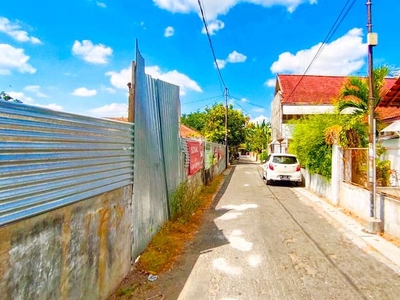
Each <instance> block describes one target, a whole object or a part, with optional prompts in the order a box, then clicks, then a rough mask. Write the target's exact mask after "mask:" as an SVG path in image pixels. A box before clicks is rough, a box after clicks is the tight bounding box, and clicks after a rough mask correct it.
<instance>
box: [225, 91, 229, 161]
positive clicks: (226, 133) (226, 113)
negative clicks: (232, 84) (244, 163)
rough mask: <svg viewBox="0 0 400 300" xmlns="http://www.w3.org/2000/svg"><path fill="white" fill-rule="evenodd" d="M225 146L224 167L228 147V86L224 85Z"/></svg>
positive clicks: (227, 156)
mask: <svg viewBox="0 0 400 300" xmlns="http://www.w3.org/2000/svg"><path fill="white" fill-rule="evenodd" d="M225 146H226V154H225V156H226V167H227V168H228V165H229V147H228V88H227V87H225Z"/></svg>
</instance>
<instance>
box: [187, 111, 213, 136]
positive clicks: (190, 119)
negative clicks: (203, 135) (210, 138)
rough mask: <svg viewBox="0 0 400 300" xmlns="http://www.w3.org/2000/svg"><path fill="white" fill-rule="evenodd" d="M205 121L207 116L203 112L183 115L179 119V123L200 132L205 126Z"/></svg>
mask: <svg viewBox="0 0 400 300" xmlns="http://www.w3.org/2000/svg"><path fill="white" fill-rule="evenodd" d="M206 119H207V114H206V112H205V111H202V112H200V111H195V112H192V113H189V114H183V115H182V117H181V123H182V124H184V125H186V126H189V127H190V128H193V129H196V130H197V131H199V132H202V131H203V128H204V126H205V124H206Z"/></svg>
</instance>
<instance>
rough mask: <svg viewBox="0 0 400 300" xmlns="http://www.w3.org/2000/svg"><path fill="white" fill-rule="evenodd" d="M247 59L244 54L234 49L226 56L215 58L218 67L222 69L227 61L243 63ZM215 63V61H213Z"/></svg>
mask: <svg viewBox="0 0 400 300" xmlns="http://www.w3.org/2000/svg"><path fill="white" fill-rule="evenodd" d="M246 59H247V56H246V55H243V54H241V53H239V52H237V51H236V50H234V51H232V52H231V53H229V55H228V57H227V58H226V59H225V60H223V59H217V63H218V66H219V68H220V69H223V68H224V67H225V66H226V65H227V64H228V63H231V64H236V63H243V62H245V61H246ZM214 64H215V63H214Z"/></svg>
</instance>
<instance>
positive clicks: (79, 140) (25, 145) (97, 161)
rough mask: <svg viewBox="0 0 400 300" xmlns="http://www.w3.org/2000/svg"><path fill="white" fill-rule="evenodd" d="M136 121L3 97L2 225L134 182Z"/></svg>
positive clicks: (0, 125)
mask: <svg viewBox="0 0 400 300" xmlns="http://www.w3.org/2000/svg"><path fill="white" fill-rule="evenodd" d="M133 126H134V125H133V124H131V123H121V122H116V121H111V120H104V119H96V118H91V117H85V116H79V115H74V114H68V113H62V112H56V111H52V110H47V109H43V108H38V107H33V106H27V105H23V104H15V103H9V102H2V101H0V225H4V224H7V223H9V222H12V221H16V220H19V219H22V218H25V217H29V216H33V215H36V214H39V213H42V212H45V211H49V210H52V209H55V208H58V207H61V206H64V205H67V204H71V203H74V202H77V201H80V200H83V199H85V198H89V197H92V196H95V195H98V194H102V193H105V192H108V191H111V190H113V189H116V188H119V187H122V186H126V185H129V184H132V183H133V132H134V128H133Z"/></svg>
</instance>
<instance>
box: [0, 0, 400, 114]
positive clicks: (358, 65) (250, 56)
mask: <svg viewBox="0 0 400 300" xmlns="http://www.w3.org/2000/svg"><path fill="white" fill-rule="evenodd" d="M346 1H347V0H337V1H332V0H318V1H316V0H218V1H216V0H202V3H203V5H204V9H205V12H206V17H207V22H208V25H209V29H210V31H211V34H212V35H211V39H212V41H213V45H214V49H215V53H216V56H217V58H218V63H219V66H220V67H221V72H222V76H223V78H224V81H225V83H226V85H227V87H228V88H229V94H230V96H231V99H230V102H231V103H233V105H234V106H235V108H238V109H242V110H243V112H244V113H245V114H247V115H249V116H250V117H251V118H252V119H260V118H261V119H262V118H268V117H269V115H270V104H271V101H272V99H273V94H274V86H275V78H276V74H277V73H285V74H303V72H304V70H305V68H306V67H307V66H308V64H309V63H310V61H311V59H312V58H313V56H314V54H315V53H316V51H317V49H318V48H319V46H320V43H321V42H322V41H323V40H324V39H325V37H326V35H327V34H328V32H329V30H330V28H331V26H332V25H333V23H334V21H335V20H336V18H337V16H338V15H339V13H340V11H341V9H342V8H343V6H344V4H345V3H346ZM2 2H3V3H2V4H1V10H0V90H4V91H6V92H8V93H9V94H11V95H12V96H14V97H15V98H18V99H20V100H22V101H23V102H24V103H27V104H31V105H38V106H43V107H47V108H51V109H56V110H62V111H66V112H73V113H78V114H83V115H90V116H98V117H110V116H116V117H121V116H126V115H127V112H126V110H127V109H126V107H127V87H126V84H127V83H128V82H129V81H130V69H129V68H130V64H131V61H132V60H135V57H134V47H135V39H138V41H139V46H140V49H141V52H142V55H143V56H144V58H145V60H146V66H147V69H146V72H147V73H149V74H151V75H153V76H154V77H157V78H160V79H163V80H165V81H168V82H171V83H174V84H177V85H180V87H181V105H182V109H181V111H182V113H190V112H193V111H196V110H203V109H204V108H205V106H207V105H208V106H211V105H212V104H213V103H216V102H222V101H224V100H223V88H222V86H221V83H220V81H219V79H218V75H217V71H216V68H215V65H214V62H213V57H212V55H211V51H210V48H209V44H208V41H207V36H206V35H205V34H204V32H203V23H202V20H201V19H200V17H199V8H198V4H197V0H140V1H139V0H134V1H127V0H113V1H110V0H99V1H95V0H69V1H48V0H36V1H28V0H24V1H21V0H14V1H2ZM350 2H352V1H350ZM365 2H366V0H357V1H356V3H355V4H354V6H353V8H352V10H351V11H350V13H349V14H348V15H347V17H346V18H345V20H344V21H343V22H342V24H341V25H340V27H339V28H338V30H337V31H336V32H335V34H334V35H333V37H332V38H331V39H330V40H329V41H328V43H327V45H326V46H325V47H324V50H323V51H322V53H321V54H320V55H319V56H318V58H317V59H316V60H315V62H314V64H313V65H312V67H311V68H310V70H309V72H308V73H307V74H322V75H349V74H362V75H365V74H366V71H367V65H366V61H367V57H366V54H367V46H366V32H367V28H366V22H367V14H366V5H365ZM399 12H400V2H399V1H398V0H386V1H377V0H373V31H374V32H377V33H378V35H379V45H378V46H377V47H375V48H374V59H375V60H374V61H375V65H381V64H387V65H389V66H391V67H393V68H395V69H396V68H398V67H400V54H399V53H400V52H399V49H400V47H399V46H400V39H399V37H398V34H396V25H395V24H396V22H395V21H396V20H397V18H398V15H399Z"/></svg>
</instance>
